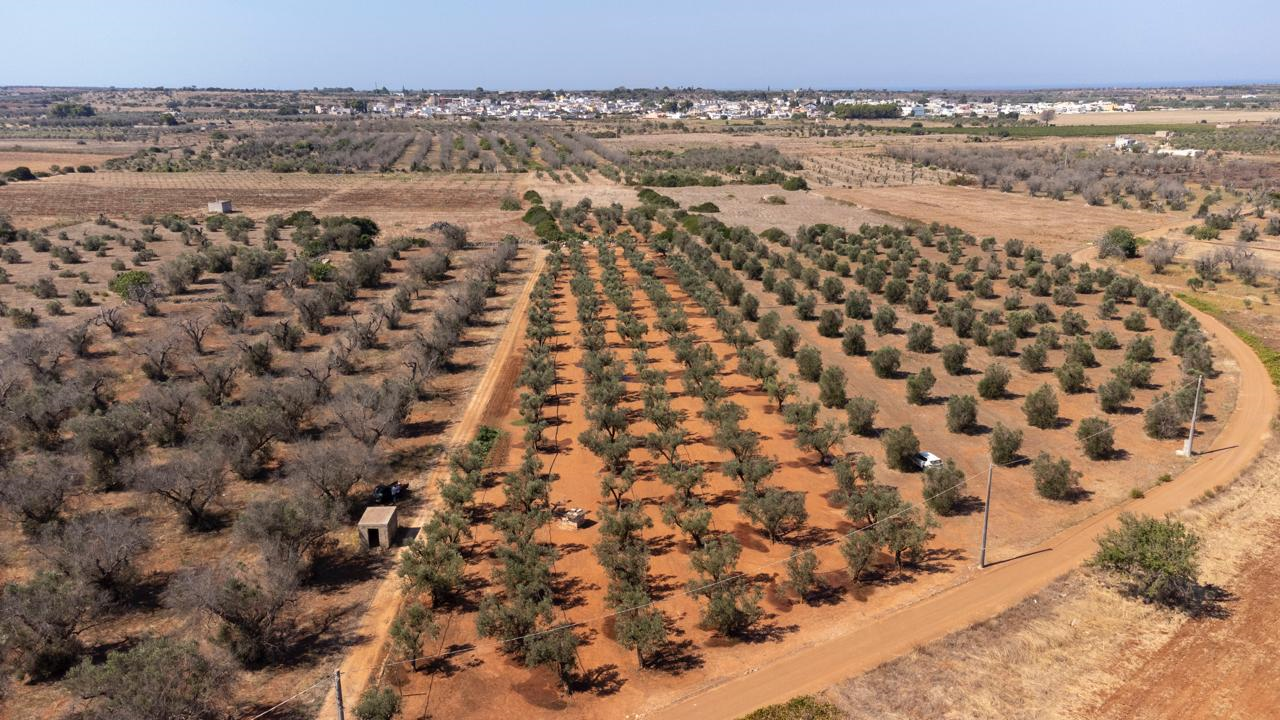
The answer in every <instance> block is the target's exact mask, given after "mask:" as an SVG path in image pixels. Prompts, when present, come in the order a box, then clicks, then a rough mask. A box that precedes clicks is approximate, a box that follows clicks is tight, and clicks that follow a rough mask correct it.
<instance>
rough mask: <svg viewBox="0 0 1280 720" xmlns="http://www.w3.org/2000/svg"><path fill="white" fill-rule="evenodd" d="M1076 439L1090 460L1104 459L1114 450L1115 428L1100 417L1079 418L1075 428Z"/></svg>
mask: <svg viewBox="0 0 1280 720" xmlns="http://www.w3.org/2000/svg"><path fill="white" fill-rule="evenodd" d="M1076 439H1077V440H1079V441H1080V448H1081V449H1082V450H1084V454H1085V457H1087V458H1089V459H1090V460H1106V459H1107V458H1109V457H1111V456H1112V455H1114V454H1115V452H1116V429H1115V428H1114V427H1112V425H1111V423H1109V422H1107V421H1106V420H1104V419H1102V418H1100V417H1087V418H1085V419H1083V420H1081V421H1080V426H1079V427H1078V428H1076Z"/></svg>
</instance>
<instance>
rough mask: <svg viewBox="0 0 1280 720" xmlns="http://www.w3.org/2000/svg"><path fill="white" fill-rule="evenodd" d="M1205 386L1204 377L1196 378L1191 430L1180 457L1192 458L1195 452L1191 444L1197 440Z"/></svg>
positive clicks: (1180, 451) (1179, 452)
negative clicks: (1198, 418)
mask: <svg viewBox="0 0 1280 720" xmlns="http://www.w3.org/2000/svg"><path fill="white" fill-rule="evenodd" d="M1203 385H1204V375H1201V376H1200V377H1198V378H1196V401H1195V404H1193V405H1192V406H1191V430H1190V431H1189V432H1188V433H1187V441H1186V443H1184V444H1183V446H1182V449H1181V450H1179V451H1178V454H1179V455H1182V456H1184V457H1191V456H1192V455H1194V454H1195V451H1194V450H1192V449H1191V444H1192V443H1193V442H1194V441H1195V439H1196V417H1197V416H1198V415H1200V389H1201V387H1202V386H1203Z"/></svg>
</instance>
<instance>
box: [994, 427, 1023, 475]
mask: <svg viewBox="0 0 1280 720" xmlns="http://www.w3.org/2000/svg"><path fill="white" fill-rule="evenodd" d="M987 447H988V449H989V450H990V451H991V462H992V463H994V464H996V465H1009V464H1011V463H1013V462H1014V461H1015V460H1017V459H1018V451H1019V450H1021V449H1022V431H1021V430H1014V429H1011V428H1008V427H1005V425H1004V423H996V426H995V429H993V430H992V431H991V438H990V439H989V440H988V441H987Z"/></svg>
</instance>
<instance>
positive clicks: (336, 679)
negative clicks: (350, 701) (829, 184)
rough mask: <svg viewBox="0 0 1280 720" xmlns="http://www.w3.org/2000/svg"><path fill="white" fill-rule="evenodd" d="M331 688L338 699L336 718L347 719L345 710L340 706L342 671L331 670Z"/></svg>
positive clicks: (339, 719)
mask: <svg viewBox="0 0 1280 720" xmlns="http://www.w3.org/2000/svg"><path fill="white" fill-rule="evenodd" d="M333 690H334V693H335V694H336V696H337V700H338V720H347V710H346V708H345V707H343V706H342V671H341V670H334V671H333Z"/></svg>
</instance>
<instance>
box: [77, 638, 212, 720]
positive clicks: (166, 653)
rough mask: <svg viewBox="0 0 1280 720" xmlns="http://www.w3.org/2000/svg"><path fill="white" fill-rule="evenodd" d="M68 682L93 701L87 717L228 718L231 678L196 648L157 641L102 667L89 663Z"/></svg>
mask: <svg viewBox="0 0 1280 720" xmlns="http://www.w3.org/2000/svg"><path fill="white" fill-rule="evenodd" d="M68 680H69V683H70V684H71V686H72V687H74V688H75V689H76V691H77V692H78V693H80V694H81V695H82V696H84V697H86V698H93V700H92V701H91V702H92V703H93V705H94V706H95V710H94V711H92V712H90V713H89V714H88V716H89V717H94V718H103V719H104V720H106V719H109V718H138V719H139V720H152V719H156V718H190V719H191V720H206V719H207V720H211V719H212V718H217V717H223V716H224V712H225V710H226V689H227V684H228V683H229V682H231V680H232V673H231V672H230V670H229V669H228V668H226V667H225V666H224V665H222V664H221V663H219V662H217V661H216V660H213V659H210V658H208V657H205V656H204V655H203V654H202V653H201V652H200V650H199V649H198V648H197V647H196V646H195V645H194V644H188V643H180V642H177V641H174V640H170V639H168V638H154V639H148V640H143V641H142V642H140V643H138V644H137V645H134V646H133V647H131V648H129V649H128V650H124V651H121V650H112V651H111V652H109V653H108V654H107V658H106V661H105V662H102V663H100V664H94V663H92V662H90V661H88V660H86V661H84V662H82V663H81V664H80V665H79V666H78V667H76V668H75V670H74V671H72V673H71V675H70V676H69V678H68Z"/></svg>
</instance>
